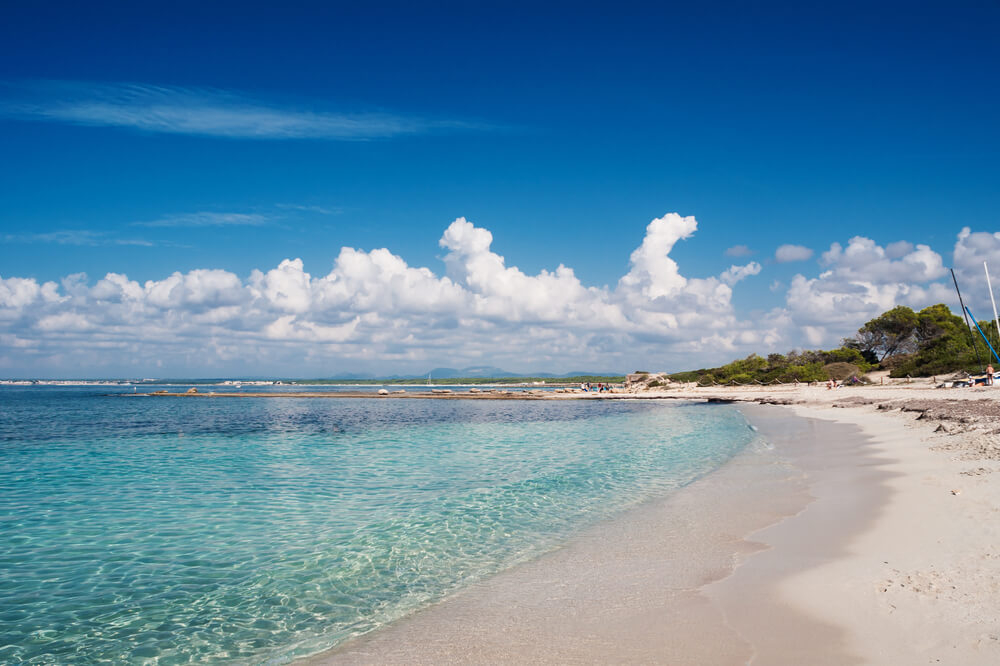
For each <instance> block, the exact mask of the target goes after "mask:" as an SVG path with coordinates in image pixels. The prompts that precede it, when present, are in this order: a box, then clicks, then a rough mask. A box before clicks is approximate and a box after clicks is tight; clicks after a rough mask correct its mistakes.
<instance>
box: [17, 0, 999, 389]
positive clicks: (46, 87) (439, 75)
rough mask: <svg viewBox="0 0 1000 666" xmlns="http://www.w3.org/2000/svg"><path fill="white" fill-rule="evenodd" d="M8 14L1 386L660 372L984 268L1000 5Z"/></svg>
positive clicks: (862, 313)
mask: <svg viewBox="0 0 1000 666" xmlns="http://www.w3.org/2000/svg"><path fill="white" fill-rule="evenodd" d="M753 4H754V6H749V5H748V4H747V3H735V2H733V3H713V2H706V3H690V4H688V3H685V4H679V3H669V2H667V3H628V2H625V3H615V4H614V5H613V6H612V5H604V6H598V5H596V4H595V5H591V4H589V3H579V2H575V3H569V2H566V3H561V2H560V3H542V4H541V6H539V4H538V3H531V4H528V3H523V4H522V3H509V2H508V3H496V4H492V3H441V2H435V3H412V2H410V3H398V4H397V3H341V2H323V3H319V2H316V3H302V2H288V3H283V5H282V6H280V7H277V6H273V3H269V5H271V6H263V5H256V4H254V3H246V2H244V3H225V2H214V3H185V2H176V3H169V4H160V3H156V4H154V3H101V2H93V3H85V4H81V3H65V4H64V3H44V4H43V3H18V5H17V6H12V7H8V8H6V9H5V12H4V20H3V21H2V22H0V377H140V376H141V377H196V376H204V377H209V376H210V377H221V376H281V377H336V376H338V375H344V374H351V373H371V374H375V375H385V374H406V373H414V374H421V373H426V372H427V371H428V370H429V369H431V368H434V367H440V366H447V367H453V368H463V367H467V366H479V365H490V366H496V367H500V368H503V369H505V370H508V371H513V372H524V373H532V372H541V371H546V372H556V373H562V372H573V371H593V372H627V371H632V370H635V369H645V370H650V371H657V370H666V371H677V370H684V369H693V368H697V367H706V366H711V365H715V364H718V363H722V362H725V361H728V360H731V359H733V358H737V357H743V356H746V355H748V354H750V353H754V352H756V353H761V354H766V353H770V352H787V351H789V350H791V349H803V348H818V347H823V348H830V347H834V346H837V345H838V344H839V341H840V340H841V339H842V338H843V337H845V336H848V335H851V334H852V333H853V332H855V331H856V330H857V328H858V327H859V326H860V325H862V324H863V323H864V322H865V321H867V320H868V319H870V318H871V317H873V316H875V315H877V314H879V313H880V312H882V311H884V310H886V309H888V308H890V307H893V306H894V305H897V304H902V305H908V306H910V307H914V308H922V307H926V306H928V305H932V304H934V303H939V302H944V303H946V304H948V305H949V306H950V307H952V308H953V310H954V311H955V312H958V307H957V297H956V296H955V295H954V293H955V292H954V287H953V286H952V283H951V276H950V273H949V272H948V269H950V268H954V269H955V271H956V274H957V276H958V280H959V283H960V285H961V286H962V287H963V296H965V297H966V300H967V301H968V304H969V305H970V307H971V308H972V309H973V311H974V312H975V314H976V316H977V318H979V319H986V318H988V317H989V316H990V315H991V314H992V306H991V304H990V297H989V292H988V290H987V287H986V282H985V277H984V271H983V262H984V261H986V262H988V263H989V265H990V266H991V267H995V268H994V271H995V273H996V275H997V277H998V278H1000V231H997V230H998V229H1000V224H998V222H1000V216H998V208H1000V188H998V187H997V183H998V182H1000V166H998V160H997V155H998V154H1000V129H998V127H1000V124H998V123H997V121H996V118H997V109H998V108H1000V87H998V86H997V85H996V82H997V80H998V78H1000V77H998V75H1000V40H998V39H997V38H996V36H997V35H998V34H1000V4H998V3H996V2H978V3H920V2H907V3H801V2H800V3H787V4H781V3H753Z"/></svg>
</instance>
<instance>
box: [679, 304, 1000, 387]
mask: <svg viewBox="0 0 1000 666" xmlns="http://www.w3.org/2000/svg"><path fill="white" fill-rule="evenodd" d="M978 323H979V326H980V328H982V330H983V331H984V332H986V333H987V336H988V337H991V344H992V345H993V348H994V349H997V350H1000V346H998V340H997V336H996V330H995V328H994V327H993V323H992V322H985V321H984V322H978ZM990 357H991V355H990V351H989V349H988V348H987V347H986V345H985V344H984V343H983V340H982V338H981V337H980V335H979V332H978V331H970V329H969V327H967V326H966V325H965V321H964V320H963V319H962V318H961V317H958V316H956V315H954V314H952V312H951V310H949V309H948V306H946V305H944V304H943V303H939V304H937V305H932V306H930V307H926V308H924V309H923V310H920V311H919V312H915V311H914V310H912V309H911V308H908V307H906V306H904V305H900V306H897V307H894V308H892V309H891V310H888V311H887V312H883V313H882V314H880V315H879V316H877V317H875V318H874V319H872V320H870V321H868V322H866V323H865V324H864V326H862V327H861V328H859V329H858V332H857V333H855V334H854V335H853V336H851V337H849V338H844V339H843V340H842V341H841V346H840V347H839V348H838V349H831V350H803V351H797V350H794V351H791V352H789V353H787V354H768V355H767V357H766V358H765V357H762V356H759V355H757V354H751V355H750V356H747V357H746V358H743V359H739V360H736V361H732V362H731V363H727V364H726V365H723V366H720V367H717V368H702V369H699V370H690V371H686V372H677V373H673V374H671V375H670V378H671V379H672V380H674V381H683V382H690V381H697V382H700V383H712V382H716V383H719V384H728V383H732V382H734V383H737V384H750V383H754V382H760V383H763V384H768V383H775V382H781V383H789V382H794V381H799V382H811V381H827V380H829V379H837V380H839V381H854V380H857V381H865V374H866V373H868V372H870V371H871V370H873V369H882V370H889V376H890V377H930V376H935V375H943V374H949V373H953V372H961V371H965V372H969V373H973V374H974V373H979V372H982V371H983V368H984V367H985V365H986V364H987V363H989V362H990Z"/></svg>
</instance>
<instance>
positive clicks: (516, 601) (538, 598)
mask: <svg viewBox="0 0 1000 666" xmlns="http://www.w3.org/2000/svg"><path fill="white" fill-rule="evenodd" d="M682 396H683V397H685V398H691V399H704V398H722V399H732V400H737V401H746V402H747V403H748V404H746V405H743V406H742V408H743V410H744V413H745V415H746V416H747V418H748V419H749V420H750V422H751V423H753V424H754V425H755V426H756V427H757V428H758V429H759V431H760V433H761V434H762V435H763V437H764V439H765V440H766V441H767V442H768V445H767V446H755V447H752V448H751V449H748V450H747V451H746V452H744V453H742V454H741V455H739V456H737V458H735V459H734V460H733V461H731V462H730V463H729V464H727V465H726V466H724V467H723V468H722V469H721V470H719V471H718V472H715V473H713V474H711V475H709V476H708V477H705V478H704V479H702V480H700V481H698V482H696V483H694V484H692V485H691V486H689V487H687V488H685V489H684V490H683V491H681V492H679V493H677V494H676V495H674V496H673V497H671V498H669V499H668V500H665V501H663V502H659V503H652V504H648V505H645V506H643V507H641V508H639V509H637V510H634V511H631V512H629V513H627V514H625V515H623V516H620V517H619V518H617V519H615V520H613V521H609V522H607V523H604V524H601V525H598V526H597V527H595V528H593V529H591V530H589V531H587V532H586V533H584V534H583V535H581V536H580V537H579V538H577V539H575V540H574V541H573V542H571V543H569V544H567V545H566V546H564V547H563V548H561V549H559V550H557V551H555V552H552V553H550V554H548V555H546V556H544V557H542V558H540V559H538V560H535V561H533V562H530V563H527V564H524V565H521V566H518V567H516V568H514V569H511V570H509V571H506V572H504V573H501V574H500V575H497V576H495V577H493V578H490V579H488V580H486V581H483V582H481V583H480V584H478V585H476V586H474V587H472V588H470V589H467V590H465V591H463V592H461V593H459V594H456V595H454V596H452V597H449V598H448V599H446V600H444V601H442V602H441V603H439V604H437V605H435V606H433V607H431V608H429V609H426V610H424V611H422V612H420V613H417V614H415V615H413V616H411V617H409V618H407V619H405V620H403V621H401V622H398V623H396V624H395V625H392V626H390V627H386V628H385V629H383V630H381V631H379V632H376V633H374V634H371V635H368V636H363V637H359V638H358V639H355V640H353V641H350V642H348V643H346V644H344V645H342V646H340V647H339V648H338V649H336V650H335V651H333V652H330V653H326V654H323V655H318V656H316V657H314V658H312V659H310V660H308V663H320V664H356V663H408V664H412V663H419V664H431V663H434V664H440V663H609V662H614V663H671V664H706V663H711V664H744V663H755V664H803V663H809V664H855V663H857V664H868V663H870V664H901V663H907V664H910V663H952V664H995V663H1000V594H998V593H1000V523H998V520H997V519H998V517H1000V515H998V514H1000V485H998V484H997V482H996V479H997V478H1000V477H997V476H994V472H995V471H997V470H1000V435H998V434H997V433H998V432H1000V390H995V389H964V390H963V389H949V390H944V389H931V388H928V387H927V386H926V385H904V386H893V387H888V386H885V387H878V386H875V387H858V388H843V389H837V390H833V391H828V390H826V389H825V387H805V386H802V387H797V388H791V387H778V388H771V389H768V388H763V387H757V388H752V389H738V388H734V389H719V388H714V389H684V390H674V391H668V392H664V397H670V398H677V397H682ZM643 397H649V396H643ZM754 403H764V404H754ZM768 403H770V404H768Z"/></svg>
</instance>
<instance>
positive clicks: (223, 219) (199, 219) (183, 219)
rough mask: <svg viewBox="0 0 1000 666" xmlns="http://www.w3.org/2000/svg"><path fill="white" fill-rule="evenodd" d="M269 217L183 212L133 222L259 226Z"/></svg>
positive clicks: (146, 224) (178, 224)
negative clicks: (146, 220)
mask: <svg viewBox="0 0 1000 666" xmlns="http://www.w3.org/2000/svg"><path fill="white" fill-rule="evenodd" d="M270 221H271V219H270V218H269V217H268V216H266V215H260V214H258V213H210V212H204V211H202V212H197V213H183V214H180V215H167V216H164V217H161V218H159V219H156V220H150V221H148V222H133V223H132V224H133V225H134V226H137V227H238V226H243V227H260V226H264V225H265V224H268V223H269V222H270Z"/></svg>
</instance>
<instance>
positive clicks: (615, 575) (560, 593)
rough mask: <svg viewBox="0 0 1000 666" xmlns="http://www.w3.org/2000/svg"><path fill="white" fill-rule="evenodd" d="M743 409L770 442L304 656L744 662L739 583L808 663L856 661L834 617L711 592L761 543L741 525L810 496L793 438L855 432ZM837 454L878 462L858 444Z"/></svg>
mask: <svg viewBox="0 0 1000 666" xmlns="http://www.w3.org/2000/svg"><path fill="white" fill-rule="evenodd" d="M751 411H753V412H754V414H753V415H752V419H753V420H754V421H755V422H759V424H760V427H761V429H762V431H763V433H764V434H765V435H766V436H767V438H768V439H769V440H770V441H771V442H772V443H773V447H774V448H768V447H758V446H754V447H752V448H751V449H748V450H747V451H745V452H744V453H742V454H740V455H739V456H737V457H736V458H735V459H733V460H732V461H731V462H730V463H728V464H727V465H725V466H724V467H723V468H722V469H721V470H719V471H717V472H715V473H713V474H710V475H708V476H707V477H705V478H703V479H701V480H699V481H697V482H696V483H694V484H692V485H691V486H688V487H687V488H685V489H683V490H681V491H679V492H677V493H676V494H674V495H673V496H672V497H670V498H669V499H667V500H665V501H660V502H655V503H650V504H647V505H645V506H642V507H640V508H638V509H635V510H632V511H630V512H628V513H626V514H624V515H622V516H619V517H618V518H616V519H614V520H611V521H608V522H606V523H602V524H600V525H598V526H596V527H594V528H592V529H590V530H587V531H586V532H585V533H584V534H582V535H581V536H579V537H578V538H576V539H574V540H573V541H572V542H570V543H569V544H567V545H565V546H564V547H563V548H561V549H559V550H557V551H555V552H552V553H549V554H548V555H546V556H543V557H541V558H539V559H537V560H534V561H532V562H529V563H526V564H523V565H520V566H517V567H515V568H513V569H511V570H508V571H506V572H503V573H501V574H499V575H497V576H494V577H492V578H490V579H488V580H485V581H482V582H480V583H479V584H478V585H475V586H473V587H471V588H468V589H466V590H464V591H462V592H460V593H458V594H456V595H454V596H452V597H450V598H448V599H446V600H444V601H442V602H441V603H439V604H437V605H435V606H432V607H430V608H428V609H426V610H424V611H422V612H419V613H416V614H415V615H413V616H411V617H409V618H406V619H404V620H402V621H400V622H398V623H396V624H394V625H392V626H390V627H387V628H384V629H383V630H381V631H378V632H375V633H373V634H371V635H368V636H363V637H360V638H357V639H354V640H353V641H349V642H347V643H345V644H343V645H341V646H340V647H338V648H337V649H336V650H334V651H332V652H329V653H326V654H323V655H319V656H317V657H314V658H312V659H310V660H307V662H306V663H310V664H375V663H378V664H393V663H395V664H404V663H405V664H442V663H452V664H457V663H539V664H551V663H612V662H613V663H671V664H708V663H712V664H728V663H732V664H739V663H747V662H748V661H749V660H750V659H751V658H752V657H753V656H754V655H755V654H757V653H758V651H759V646H758V645H757V644H756V643H755V642H753V641H754V640H755V639H753V637H751V639H748V637H747V636H745V635H743V632H744V631H745V629H746V627H745V626H743V623H742V621H741V618H743V617H744V614H743V612H742V611H743V610H744V609H746V610H748V611H749V610H751V607H750V606H747V605H746V604H743V603H742V601H741V599H742V598H743V597H742V595H743V594H744V592H745V591H746V592H748V593H752V594H755V595H756V602H757V603H756V608H758V609H759V608H761V607H762V606H761V604H765V605H766V606H767V607H768V608H769V610H768V616H769V617H771V618H773V619H774V621H775V622H780V623H781V626H782V627H794V628H795V631H796V635H797V636H799V637H800V638H801V639H802V640H803V641H804V642H805V643H806V644H807V645H808V646H809V655H810V656H814V655H815V653H817V652H820V653H822V654H823V655H826V658H827V660H826V661H816V660H813V661H812V662H811V663H831V664H833V663H837V664H847V663H852V658H851V657H850V655H848V654H847V653H846V652H845V651H844V650H843V644H844V639H843V636H842V632H841V631H840V630H839V628H837V627H836V626H834V625H831V624H829V623H826V622H823V621H817V620H814V619H812V618H809V617H806V616H804V615H801V614H799V613H797V612H795V611H793V610H790V609H788V608H786V605H785V604H784V603H783V602H781V601H780V600H777V599H768V598H767V597H766V595H765V594H764V593H762V592H761V591H760V589H754V590H752V591H749V590H745V589H740V588H738V587H735V586H726V585H722V586H721V587H720V588H719V590H715V589H711V588H712V586H711V585H710V584H712V583H719V582H720V581H721V582H724V581H725V580H726V579H727V577H730V575H731V574H732V573H733V570H734V567H736V565H737V564H739V563H740V562H743V561H745V560H746V561H748V562H749V561H753V557H751V556H753V555H754V554H755V553H758V552H759V551H761V550H762V549H763V548H765V546H764V545H763V544H761V543H759V542H757V541H755V540H753V539H749V538H748V535H750V534H752V533H754V532H756V531H757V530H760V529H762V528H764V527H766V526H768V525H772V524H775V523H777V522H779V521H781V520H782V519H784V518H786V517H789V516H793V515H795V514H797V513H799V512H801V511H802V510H803V509H804V508H805V507H806V506H807V505H808V504H809V502H810V496H809V488H808V486H807V484H806V483H805V478H804V475H803V471H802V470H801V469H800V468H798V467H797V466H796V464H795V462H794V458H795V457H796V456H803V457H804V456H807V455H809V453H810V450H811V449H810V448H809V447H801V446H800V445H799V444H800V442H801V441H803V440H805V439H808V441H809V442H814V443H816V444H817V445H818V446H821V447H822V449H821V450H823V451H826V452H832V451H834V450H835V449H836V446H837V444H836V443H837V442H838V441H849V442H857V441H859V439H861V434H860V431H858V430H857V429H856V428H854V427H852V426H850V425H844V424H841V425H833V426H822V427H820V426H818V425H816V423H815V422H813V421H811V420H807V419H802V418H798V417H795V416H794V415H792V414H790V413H788V412H787V410H783V409H780V408H775V407H753V408H752V410H751ZM831 455H833V454H831ZM847 458H850V460H851V462H852V463H853V462H857V461H859V460H863V461H864V464H866V465H874V464H875V463H876V462H877V461H876V460H875V458H874V457H871V458H868V457H867V456H866V455H865V454H864V452H862V453H861V454H860V455H854V454H853V453H852V455H850V456H847ZM790 460H792V462H790ZM841 462H844V461H841ZM824 464H834V463H832V462H831V461H824ZM875 486H876V487H877V486H878V484H877V483H876V484H875ZM878 500H879V498H878V497H866V498H864V501H860V502H858V504H857V506H855V507H847V508H846V509H845V511H844V512H842V513H841V516H840V518H841V519H843V520H842V525H843V526H844V527H843V529H841V530H840V531H839V532H838V531H837V530H831V531H830V535H831V536H830V541H837V540H838V539H843V538H844V535H845V534H846V533H848V532H850V531H851V530H854V529H861V528H862V527H863V525H864V524H865V521H866V520H867V515H868V512H867V509H868V504H869V503H870V502H874V501H878ZM748 558H749V559H748ZM775 578H776V573H775V572H770V573H768V575H766V576H755V579H754V583H755V584H759V587H760V588H764V589H770V588H771V587H774V586H775V585H776V580H775ZM741 584H742V583H741ZM706 586H707V587H706ZM709 589H710V590H711V591H710V592H708V593H707V592H706V590H709ZM746 615H747V616H753V615H754V613H747V614H746ZM795 654H796V656H797V657H801V655H802V653H801V652H796V653H795ZM789 663H791V662H789ZM798 663H803V662H802V661H799V662H798Z"/></svg>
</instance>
